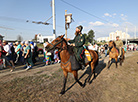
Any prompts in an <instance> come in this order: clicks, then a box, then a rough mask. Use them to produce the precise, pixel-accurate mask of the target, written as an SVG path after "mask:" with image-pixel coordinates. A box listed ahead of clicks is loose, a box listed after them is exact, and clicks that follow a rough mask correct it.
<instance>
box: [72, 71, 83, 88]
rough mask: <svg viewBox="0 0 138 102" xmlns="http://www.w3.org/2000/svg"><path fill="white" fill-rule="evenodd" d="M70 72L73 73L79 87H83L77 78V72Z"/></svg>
mask: <svg viewBox="0 0 138 102" xmlns="http://www.w3.org/2000/svg"><path fill="white" fill-rule="evenodd" d="M72 73H73V75H74V78H75V80H76V82H78V83H79V85H80V86H81V87H84V85H83V84H82V83H81V82H80V81H79V80H78V73H77V71H73V72H72Z"/></svg>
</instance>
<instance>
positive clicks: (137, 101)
mask: <svg viewBox="0 0 138 102" xmlns="http://www.w3.org/2000/svg"><path fill="white" fill-rule="evenodd" d="M107 61H108V57H107V58H104V57H103V58H102V59H100V62H99V65H98V66H97V68H96V72H97V77H96V79H94V80H92V81H91V83H90V84H89V83H87V82H86V81H85V80H86V79H87V77H88V75H89V72H90V69H89V67H88V68H86V69H85V70H83V71H79V77H80V81H81V82H82V83H84V84H85V87H84V88H82V87H80V86H79V84H77V83H75V80H74V78H73V75H72V74H69V75H68V81H67V85H66V90H67V91H66V93H65V94H64V95H62V96H59V92H60V90H61V88H62V84H63V73H62V70H61V69H60V64H54V65H50V66H43V64H42V63H38V64H37V65H36V66H34V67H33V69H31V70H29V71H25V70H24V69H23V68H21V67H17V68H16V69H15V71H14V72H12V73H11V72H9V69H5V70H0V102H138V64H137V62H138V52H129V53H127V54H126V59H125V62H124V63H123V66H118V68H115V64H114V63H113V64H112V65H111V67H110V69H107V67H106V63H107Z"/></svg>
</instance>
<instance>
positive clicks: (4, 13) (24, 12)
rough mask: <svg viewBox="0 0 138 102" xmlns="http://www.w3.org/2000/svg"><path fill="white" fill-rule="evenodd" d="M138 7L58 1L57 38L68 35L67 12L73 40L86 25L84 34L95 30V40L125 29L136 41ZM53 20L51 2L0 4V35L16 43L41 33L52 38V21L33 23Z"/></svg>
mask: <svg viewBox="0 0 138 102" xmlns="http://www.w3.org/2000/svg"><path fill="white" fill-rule="evenodd" d="M63 1H66V2H67V3H65V2H63ZM68 3H69V4H71V5H72V6H71V5H69V4H68ZM137 4H138V0H55V8H56V34H57V36H58V35H61V34H64V33H65V29H64V25H65V24H64V23H65V17H64V14H65V10H67V13H72V15H73V19H74V22H72V23H71V25H70V29H69V30H68V38H73V37H74V32H75V28H76V26H78V25H83V27H84V29H83V33H87V32H88V31H89V30H91V29H92V30H94V32H95V39H96V38H98V37H107V36H108V35H109V33H110V32H115V31H116V30H122V31H124V32H125V27H126V26H127V27H128V33H129V34H130V35H131V37H133V36H134V30H135V29H134V28H135V26H136V27H137V29H138V20H137V19H138V13H137V10H138V6H137ZM51 16H52V8H51V0H0V34H2V35H4V36H5V37H6V39H14V40H15V39H17V35H21V36H22V37H23V39H24V40H29V39H32V38H34V35H35V34H38V33H41V34H42V35H52V19H51V20H49V21H48V23H51V25H42V24H40V25H38V24H34V23H31V21H43V22H44V21H46V20H47V19H48V18H50V17H51ZM26 20H29V21H30V22H26ZM137 31H138V30H137ZM137 36H138V34H137Z"/></svg>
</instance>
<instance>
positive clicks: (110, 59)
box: [107, 58, 112, 68]
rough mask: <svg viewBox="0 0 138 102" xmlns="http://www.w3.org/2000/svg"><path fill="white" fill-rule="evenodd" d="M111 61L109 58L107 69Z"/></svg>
mask: <svg viewBox="0 0 138 102" xmlns="http://www.w3.org/2000/svg"><path fill="white" fill-rule="evenodd" d="M111 59H112V58H109V61H108V66H107V68H109V66H110V61H111Z"/></svg>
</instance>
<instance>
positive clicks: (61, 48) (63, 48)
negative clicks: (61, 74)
mask: <svg viewBox="0 0 138 102" xmlns="http://www.w3.org/2000/svg"><path fill="white" fill-rule="evenodd" d="M63 41H65V39H64V38H62V39H61V41H59V42H58V43H56V44H55V45H54V44H52V43H49V44H51V45H52V46H53V47H52V48H50V49H54V48H55V47H56V46H57V45H58V44H60V43H61V45H60V47H57V48H58V49H60V52H61V51H62V50H66V49H67V46H65V47H62V46H63ZM50 49H49V50H50ZM68 62H70V58H69V59H68V61H67V62H65V63H64V62H62V61H61V64H62V66H63V67H64V68H66V67H68V66H69V63H68ZM67 63H68V64H67ZM66 64H67V65H66ZM64 65H66V66H64Z"/></svg>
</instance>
